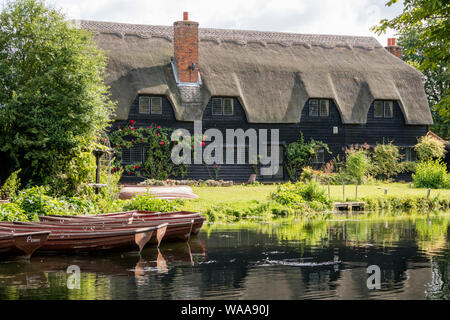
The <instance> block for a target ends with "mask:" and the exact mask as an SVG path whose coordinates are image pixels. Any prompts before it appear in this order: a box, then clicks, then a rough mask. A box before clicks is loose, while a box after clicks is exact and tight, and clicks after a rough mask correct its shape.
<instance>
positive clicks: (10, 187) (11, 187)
mask: <svg viewBox="0 0 450 320" xmlns="http://www.w3.org/2000/svg"><path fill="white" fill-rule="evenodd" d="M20 171H22V170H21V169H19V170H17V171H15V172H13V173H12V174H11V175H10V176H9V177H8V179H6V181H5V183H4V184H3V186H2V187H1V188H0V199H3V200H6V199H9V198H12V197H14V196H15V195H16V193H17V191H18V190H19V188H20V178H19V173H20Z"/></svg>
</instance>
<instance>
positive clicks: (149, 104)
mask: <svg viewBox="0 0 450 320" xmlns="http://www.w3.org/2000/svg"><path fill="white" fill-rule="evenodd" d="M144 100H146V101H147V103H144V102H143V101H144ZM150 100H151V99H150V97H146V96H140V97H139V113H140V114H150V113H151V102H150ZM145 104H146V107H147V108H148V112H145V111H143V110H142V108H141V107H142V106H144V105H145ZM146 110H147V109H146Z"/></svg>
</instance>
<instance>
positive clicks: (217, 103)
mask: <svg viewBox="0 0 450 320" xmlns="http://www.w3.org/2000/svg"><path fill="white" fill-rule="evenodd" d="M212 114H213V115H216V116H220V115H222V99H220V98H213V99H212Z"/></svg>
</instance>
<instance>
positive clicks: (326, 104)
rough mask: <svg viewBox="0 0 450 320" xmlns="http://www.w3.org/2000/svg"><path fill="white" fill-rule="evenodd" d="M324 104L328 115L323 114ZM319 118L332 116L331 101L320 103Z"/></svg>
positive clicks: (324, 100) (323, 100) (321, 101)
mask: <svg viewBox="0 0 450 320" xmlns="http://www.w3.org/2000/svg"><path fill="white" fill-rule="evenodd" d="M322 104H324V106H325V107H326V111H327V112H326V114H322ZM319 116H320V117H329V116H330V100H326V99H322V100H320V102H319Z"/></svg>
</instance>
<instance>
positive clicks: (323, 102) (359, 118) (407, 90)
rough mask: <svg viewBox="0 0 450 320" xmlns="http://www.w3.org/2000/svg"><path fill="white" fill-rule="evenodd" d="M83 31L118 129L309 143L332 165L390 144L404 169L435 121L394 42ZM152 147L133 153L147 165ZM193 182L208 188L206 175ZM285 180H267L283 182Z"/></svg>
mask: <svg viewBox="0 0 450 320" xmlns="http://www.w3.org/2000/svg"><path fill="white" fill-rule="evenodd" d="M184 18H185V19H184V20H183V21H178V22H175V23H174V25H173V26H153V25H135V24H122V23H112V22H97V21H80V26H81V28H84V29H87V30H90V31H92V32H93V33H94V35H95V41H96V43H97V44H98V46H99V47H100V48H101V49H103V50H105V51H106V53H107V55H108V57H109V65H108V70H107V72H108V75H107V79H106V82H107V84H108V85H109V86H110V87H111V94H112V97H113V99H115V100H117V102H118V109H117V111H116V123H117V124H121V123H123V124H126V123H127V122H128V120H129V119H133V120H135V121H136V125H137V126H148V125H149V124H150V123H152V122H153V123H158V124H160V125H161V126H168V127H173V128H187V129H190V130H192V128H193V121H194V120H201V121H202V124H203V128H204V130H206V129H208V128H219V129H220V130H225V129H226V128H242V129H244V130H246V129H248V128H267V129H274V128H277V129H279V130H280V144H281V146H283V145H286V144H289V143H291V142H294V141H296V140H297V139H298V138H299V136H300V132H302V133H303V135H304V137H305V138H306V139H311V138H313V139H316V140H321V141H323V142H325V143H327V144H328V146H329V148H330V150H331V151H332V152H333V154H332V155H328V154H327V153H325V152H322V153H319V154H318V155H317V161H316V162H317V165H320V164H323V163H325V162H327V161H328V160H330V158H331V157H334V156H336V155H338V154H341V155H342V154H343V153H344V150H345V147H346V146H349V145H352V144H363V143H368V144H369V145H376V143H382V142H383V141H393V142H394V144H396V145H398V146H400V147H402V150H403V152H404V154H405V156H406V159H408V160H409V159H411V158H413V157H414V154H413V151H412V146H414V145H415V144H416V142H417V138H418V137H420V136H423V135H424V134H426V133H427V131H428V126H429V125H431V124H432V117H431V113H430V109H429V107H428V103H427V98H426V95H425V91H424V87H423V80H422V78H423V75H422V74H421V73H420V72H419V71H417V70H415V69H414V68H412V67H411V66H409V65H408V64H407V63H405V62H403V61H402V60H401V59H399V57H401V48H399V47H398V46H395V39H390V40H389V41H390V43H389V45H388V47H386V48H384V47H383V46H382V45H381V44H380V43H379V42H378V41H377V40H376V39H374V38H372V37H359V36H358V37H357V36H336V35H308V34H292V33H276V32H260V31H243V30H221V29H207V28H199V27H198V23H196V22H192V21H189V20H188V17H187V14H185V17H184ZM144 157H145V146H141V147H136V148H134V149H133V150H128V151H127V152H126V154H124V158H123V160H124V162H125V163H127V162H128V163H133V162H141V161H142V159H143V158H144ZM251 173H252V166H251V165H250V164H246V165H223V167H222V168H221V170H220V178H223V179H231V180H235V181H246V180H247V179H248V177H249V174H251ZM189 177H190V178H199V179H209V178H210V177H209V176H208V172H207V170H205V168H204V167H203V166H202V165H192V166H191V167H190V169H189ZM284 178H286V172H284V170H283V169H281V170H279V172H277V173H276V174H274V175H272V176H265V177H261V179H262V180H280V179H284Z"/></svg>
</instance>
